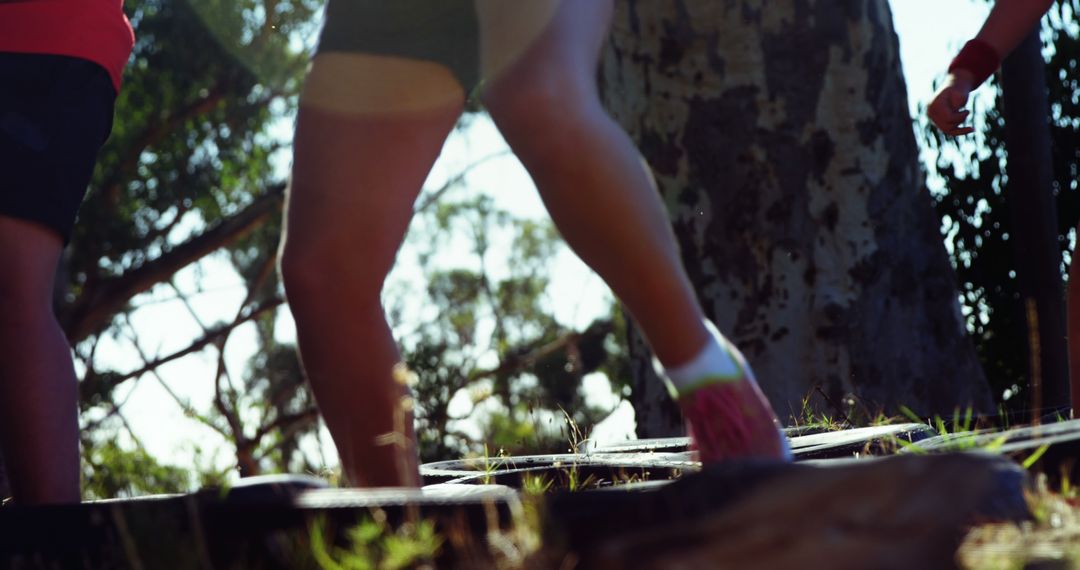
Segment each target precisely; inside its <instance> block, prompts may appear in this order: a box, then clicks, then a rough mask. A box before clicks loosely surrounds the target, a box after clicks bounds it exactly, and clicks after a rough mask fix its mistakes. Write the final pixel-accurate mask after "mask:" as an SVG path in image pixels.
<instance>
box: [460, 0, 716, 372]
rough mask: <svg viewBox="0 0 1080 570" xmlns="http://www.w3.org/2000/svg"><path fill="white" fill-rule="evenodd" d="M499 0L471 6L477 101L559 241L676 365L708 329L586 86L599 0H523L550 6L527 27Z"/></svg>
mask: <svg viewBox="0 0 1080 570" xmlns="http://www.w3.org/2000/svg"><path fill="white" fill-rule="evenodd" d="M508 4H509V3H506V2H502V1H500V0H479V1H478V4H477V5H478V7H479V8H480V17H481V29H482V30H483V33H484V40H483V43H482V45H483V52H482V53H483V54H484V56H485V57H484V66H485V73H486V74H487V75H493V76H494V77H493V78H492V80H491V84H490V87H489V88H488V89H487V91H486V93H485V96H484V99H485V102H486V103H487V106H488V109H489V110H490V112H491V115H492V117H493V118H494V119H495V121H496V123H497V124H498V126H499V128H500V130H501V131H502V132H503V135H504V136H505V137H506V139H507V141H508V142H509V143H510V146H511V147H512V148H513V149H514V151H515V152H516V153H517V155H518V157H519V158H520V159H521V160H522V162H523V163H524V165H525V167H526V168H527V169H528V170H529V173H530V174H532V176H533V178H534V180H535V181H536V184H537V186H538V187H539V189H540V193H541V196H542V198H543V200H544V204H545V205H546V206H547V208H548V211H549V212H550V213H551V217H552V219H554V221H555V223H556V225H557V226H558V228H559V230H560V232H561V233H562V234H563V237H564V238H565V239H566V241H567V242H568V243H569V244H570V246H571V247H572V248H574V251H575V252H576V253H577V254H578V255H580V256H581V258H582V259H583V260H584V261H585V262H586V263H587V264H589V266H591V267H592V268H593V269H595V270H596V271H597V273H599V274H600V275H601V276H602V277H603V278H604V280H605V281H607V283H608V284H609V285H610V286H611V288H612V290H613V291H614V292H615V294H616V295H618V297H619V299H620V300H622V302H623V303H624V304H625V305H626V306H627V308H628V309H629V310H630V312H631V313H632V314H633V315H634V318H635V320H636V321H637V322H638V323H639V324H640V325H641V327H642V329H643V331H644V332H645V334H646V336H647V337H648V339H649V343H650V345H651V346H652V348H653V351H654V352H655V353H656V355H657V357H658V358H659V359H660V360H661V362H663V363H664V364H665V365H677V364H681V363H682V362H685V361H686V360H689V359H690V358H692V357H693V356H694V355H695V354H696V353H697V351H698V350H700V348H701V347H702V346H703V345H704V344H705V343H706V340H707V338H708V337H707V335H708V333H707V332H706V330H705V327H704V324H703V319H704V315H703V313H702V311H701V308H700V306H699V304H698V301H697V298H696V296H695V294H694V290H693V287H692V286H691V285H690V282H689V280H688V279H687V277H686V273H685V271H684V270H683V267H682V263H681V261H680V258H679V252H678V246H677V245H676V242H675V237H674V235H673V234H672V231H671V226H670V223H669V222H668V220H667V217H666V216H665V215H664V207H663V203H662V202H661V201H660V198H659V195H658V194H657V191H656V188H655V185H654V183H653V180H652V177H651V175H650V173H649V171H648V168H647V166H646V165H645V163H644V161H643V160H642V158H641V156H640V155H639V154H638V152H637V150H636V149H635V148H634V146H633V143H632V142H631V141H630V139H629V137H628V136H627V135H626V133H625V132H623V130H622V129H621V128H620V127H619V126H618V125H617V124H616V123H615V122H614V121H613V120H612V119H611V117H610V116H608V114H607V112H606V111H605V110H604V109H603V107H602V105H601V103H600V99H599V96H598V93H597V90H596V64H597V61H598V58H599V54H600V49H601V46H602V44H603V41H604V38H605V37H606V35H607V34H606V30H607V26H608V22H609V20H610V18H611V10H612V3H611V0H590V1H589V2H560V1H559V0H527V1H526V2H524V4H531V5H533V11H534V12H539V13H542V12H543V10H544V8H545V7H546V8H547V10H548V11H549V12H550V14H551V16H550V18H548V19H547V20H545V19H544V18H542V17H535V16H534V17H533V18H530V20H529V21H532V22H537V24H536V25H539V26H543V25H544V23H546V22H548V21H549V22H550V24H549V25H548V26H547V27H546V28H544V29H542V30H538V31H537V32H536V33H532V34H531V33H529V32H528V31H523V30H522V29H521V28H522V27H523V26H524V25H525V24H523V23H522V22H521V17H520V15H519V11H520V10H521V8H520V6H519V4H521V3H519V2H514V3H513V4H512V6H511V5H508ZM533 37H535V40H534V41H533V42H532V43H531V44H529V45H527V46H526V47H525V48H524V49H523V48H522V47H520V44H521V42H522V40H523V39H524V40H529V39H532V38H533ZM507 54H511V55H516V59H512V60H508V56H507Z"/></svg>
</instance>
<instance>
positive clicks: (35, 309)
mask: <svg viewBox="0 0 1080 570" xmlns="http://www.w3.org/2000/svg"><path fill="white" fill-rule="evenodd" d="M62 248H63V241H62V240H61V238H60V236H59V235H58V234H57V233H56V232H55V231H53V230H51V229H50V228H48V227H47V226H44V225H42V224H40V223H37V222H31V221H27V220H22V219H19V218H12V217H10V216H5V215H2V214H0V267H3V268H4V270H3V277H0V308H2V309H3V310H2V311H0V323H3V322H4V321H8V320H11V321H13V322H23V321H25V320H26V319H28V318H31V317H32V316H33V315H37V316H38V317H39V318H46V317H48V316H51V315H52V292H53V277H54V275H55V273H56V264H57V262H58V261H59V259H60V251H61V249H62Z"/></svg>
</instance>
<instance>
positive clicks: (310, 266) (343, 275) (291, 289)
mask: <svg viewBox="0 0 1080 570" xmlns="http://www.w3.org/2000/svg"><path fill="white" fill-rule="evenodd" d="M371 261H372V260H371V258H370V257H368V256H365V255H363V253H357V252H356V251H355V249H353V250H352V251H347V250H345V249H343V248H340V247H336V246H334V245H332V244H326V243H323V244H318V243H314V242H311V241H307V242H303V243H298V242H297V241H295V240H294V241H288V240H287V241H286V243H285V245H284V247H282V251H281V258H280V260H279V272H280V275H281V280H282V284H283V285H284V287H285V296H286V298H287V299H288V301H289V305H290V307H291V308H292V310H293V312H294V313H297V317H298V318H299V319H303V318H304V317H305V316H307V315H308V314H323V313H325V312H326V309H328V308H330V309H331V310H333V307H338V308H339V309H340V308H341V307H342V306H346V305H347V306H351V307H356V305H358V304H360V305H363V304H372V305H375V306H378V305H379V296H380V293H381V290H382V282H383V280H384V279H385V274H386V272H385V271H380V270H379V269H377V268H376V267H374V266H373V264H372V263H371Z"/></svg>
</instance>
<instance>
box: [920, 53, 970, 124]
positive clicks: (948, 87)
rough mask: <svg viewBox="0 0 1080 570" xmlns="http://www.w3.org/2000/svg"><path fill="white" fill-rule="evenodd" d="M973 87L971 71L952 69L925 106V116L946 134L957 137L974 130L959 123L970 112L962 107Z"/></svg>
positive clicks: (964, 105)
mask: <svg viewBox="0 0 1080 570" xmlns="http://www.w3.org/2000/svg"><path fill="white" fill-rule="evenodd" d="M973 88H974V85H973V78H972V76H971V73H969V72H968V71H967V70H964V69H957V70H955V71H953V72H952V73H950V74H949V76H948V78H947V79H946V80H945V84H944V85H942V86H941V89H938V92H937V93H936V94H934V98H933V99H932V100H931V101H930V105H929V106H928V107H927V108H926V116H927V117H929V118H930V121H931V122H932V123H934V126H936V127H937V128H939V129H941V132H943V133H945V134H946V135H949V136H953V137H957V136H961V135H966V134H970V133H972V132H974V131H975V129H974V128H972V127H971V126H970V125H961V123H963V122H964V121H965V120H967V118H968V115H969V114H970V111H968V110H966V109H964V107H966V106H967V102H968V97H969V96H970V95H971V91H972V89H973Z"/></svg>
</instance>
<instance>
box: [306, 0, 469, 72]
mask: <svg viewBox="0 0 1080 570" xmlns="http://www.w3.org/2000/svg"><path fill="white" fill-rule="evenodd" d="M478 36H479V32H478V29H477V21H476V11H475V8H474V6H473V0H329V2H328V3H327V6H326V22H325V25H324V26H323V31H322V34H321V36H320V38H319V47H318V51H319V53H320V54H325V53H331V52H339V53H360V54H366V55H373V56H384V57H394V58H400V59H407V60H413V61H429V62H432V63H437V64H440V65H442V66H444V67H446V68H447V69H449V70H450V72H451V73H452V74H453V76H454V77H455V78H456V79H457V80H458V81H459V82H460V84H461V85H462V86H463V87H464V89H465V91H467V92H470V91H472V89H473V88H474V87H475V86H476V84H477V82H478V80H479V61H478V58H479V53H478V51H479V48H478V46H477V42H478Z"/></svg>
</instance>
